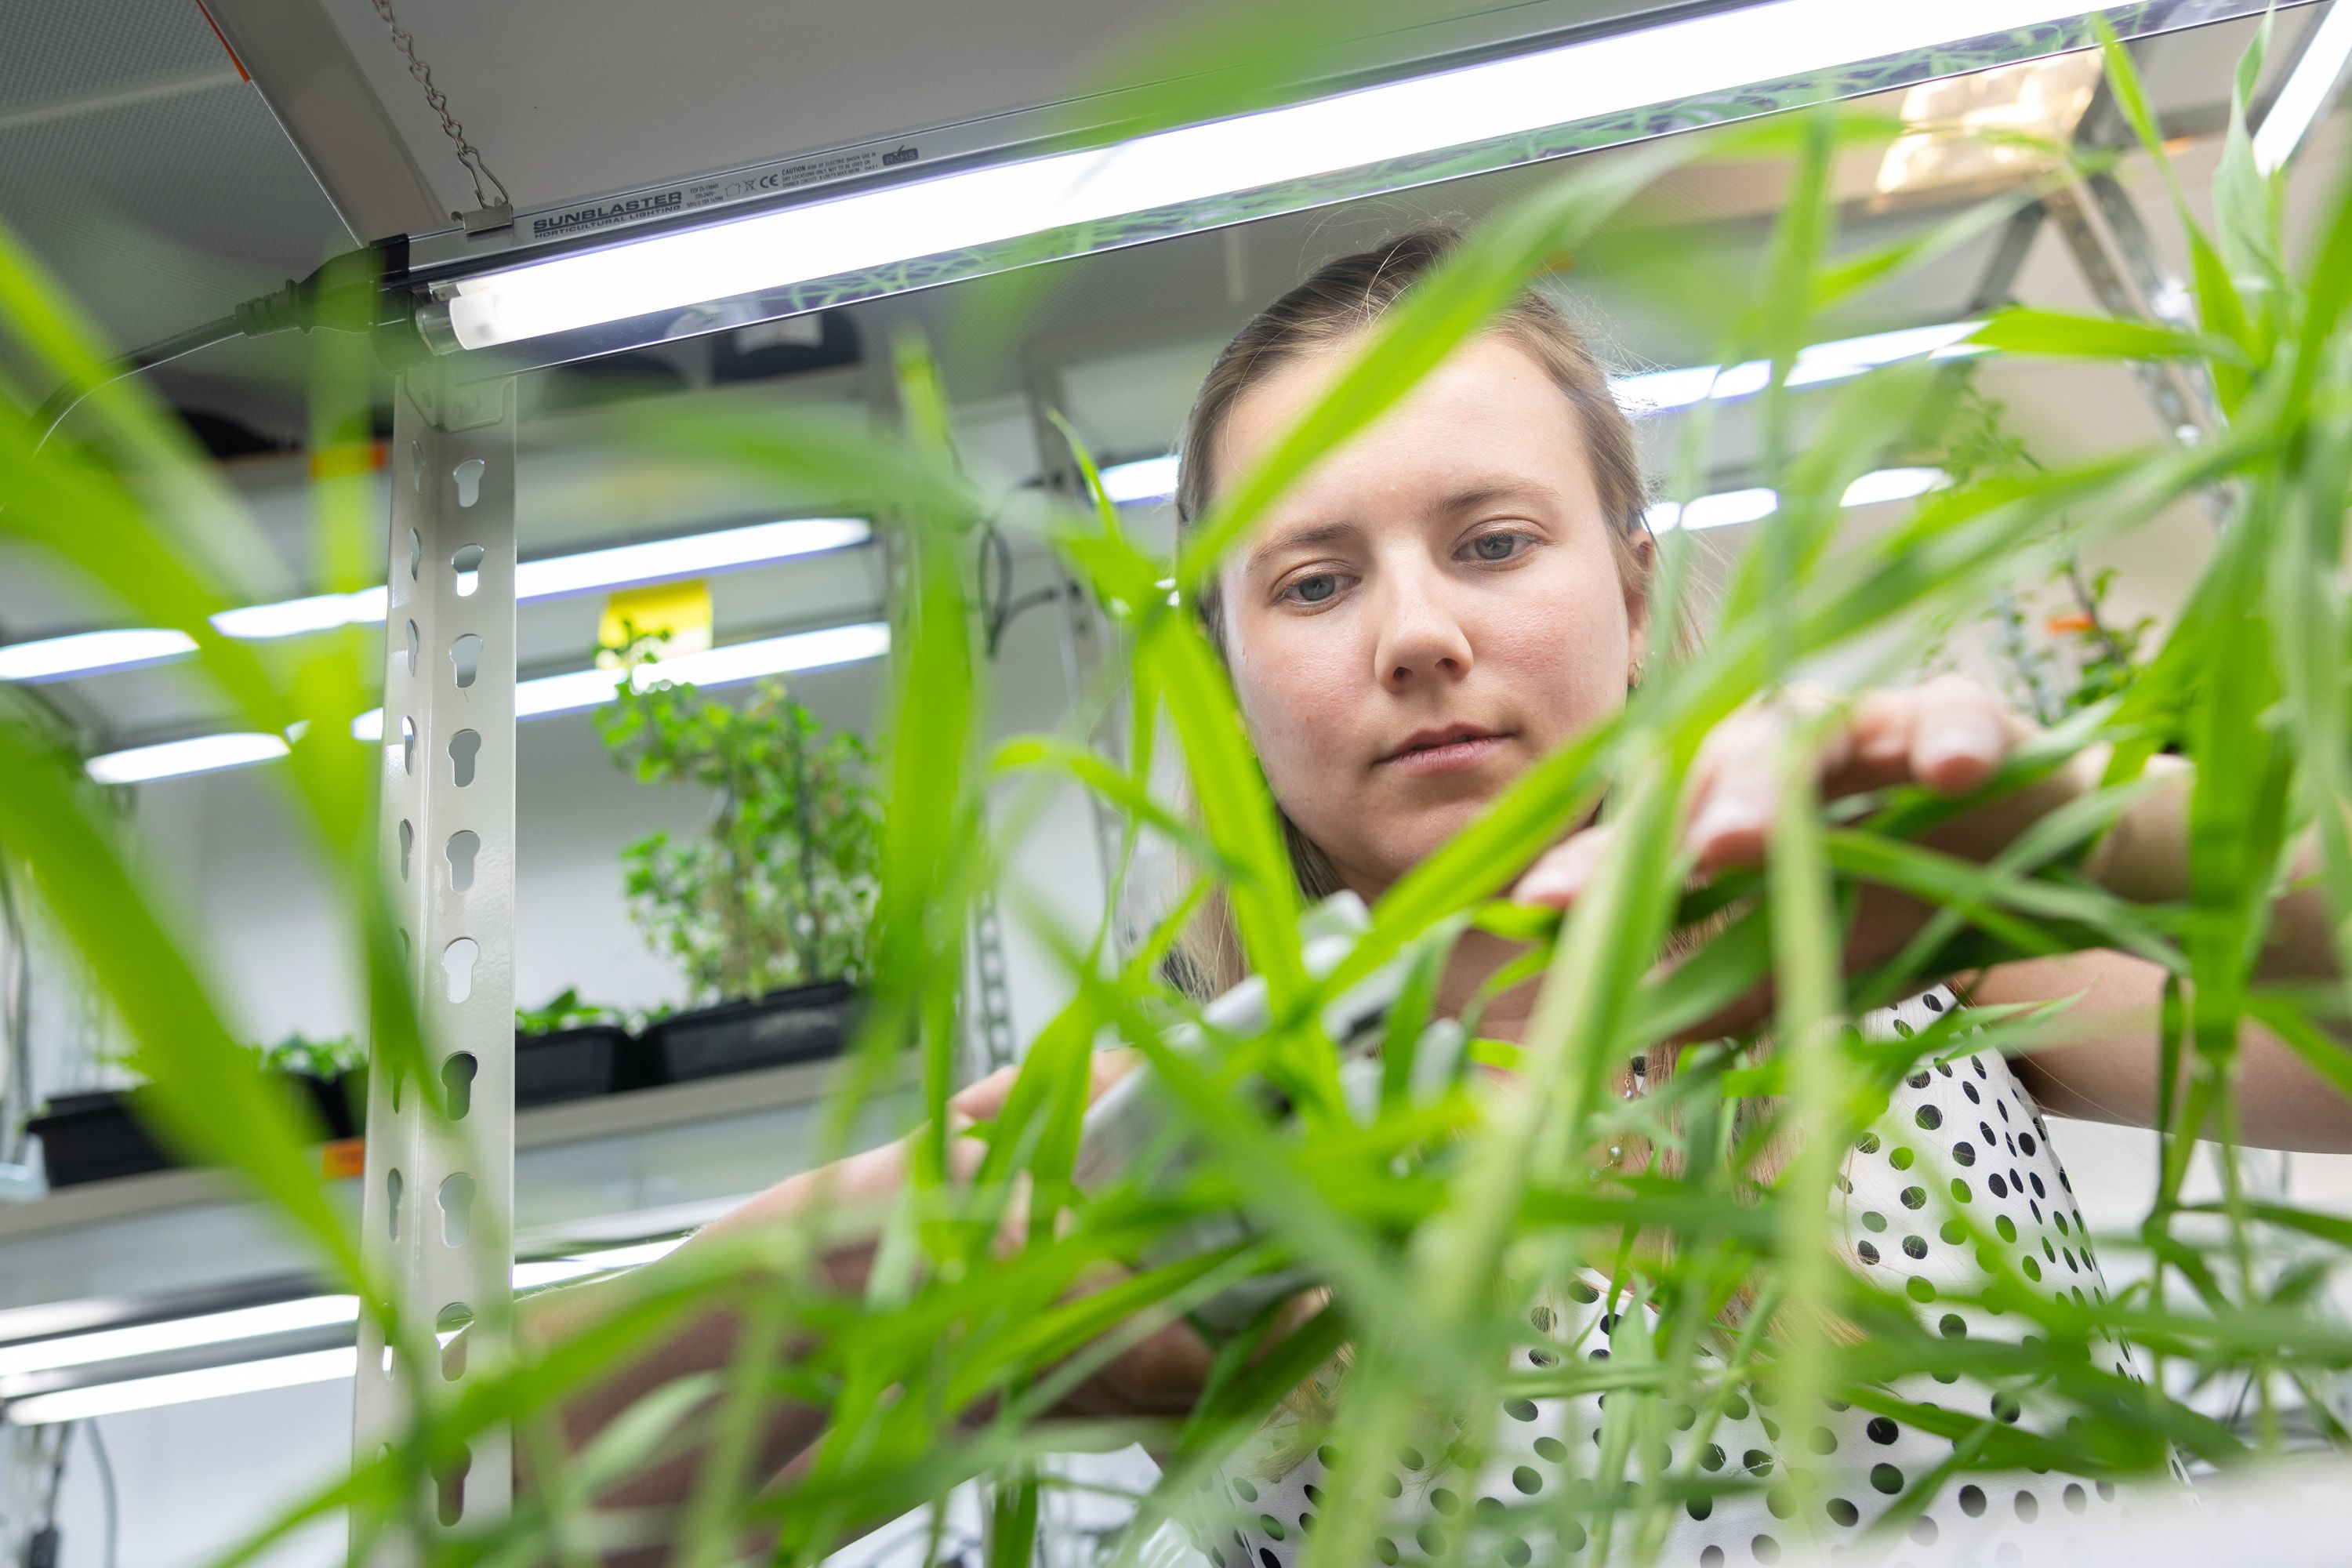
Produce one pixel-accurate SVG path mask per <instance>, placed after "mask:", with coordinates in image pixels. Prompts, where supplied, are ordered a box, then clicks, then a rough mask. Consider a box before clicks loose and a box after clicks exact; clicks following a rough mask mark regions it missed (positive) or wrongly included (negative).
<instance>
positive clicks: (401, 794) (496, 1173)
mask: <svg viewBox="0 0 2352 1568" xmlns="http://www.w3.org/2000/svg"><path fill="white" fill-rule="evenodd" d="M514 408H515V398H514V383H513V382H512V381H511V380H502V381H497V382H487V383H478V384H474V385H470V386H466V387H462V388H451V387H448V386H446V385H444V384H440V383H439V382H437V381H436V379H435V372H434V369H433V367H429V366H428V367H425V368H423V369H420V370H419V371H416V372H413V373H411V374H409V375H406V376H404V377H402V378H401V380H400V383H399V386H398V390H397V392H396V393H395V395H394V417H393V440H392V450H391V452H390V454H389V458H388V462H387V471H388V474H389V477H390V480H391V489H392V526H391V536H390V539H391V551H390V563H391V576H390V579H389V581H390V584H391V592H390V596H389V608H388V612H387V615H386V618H385V621H384V674H383V748H382V756H381V761H380V763H379V767H380V771H381V776H382V780H383V790H382V795H381V804H380V805H379V811H380V813H381V817H382V820H381V822H380V824H379V836H380V837H379V841H380V843H381V846H382V850H383V863H384V876H385V879H386V882H387V884H388V885H389V887H390V888H391V889H392V893H393V907H394V912H395V918H396V920H397V921H398V923H399V927H400V932H401V940H402V942H403V944H404V949H405V953H406V960H407V976H408V984H409V986H410V994H411V995H412V996H413V997H414V998H415V1004H416V1011H417V1016H418V1017H419V1018H420V1019H421V1020H422V1021H423V1025H424V1036H425V1052H426V1060H427V1062H428V1064H429V1065H430V1067H431V1068H432V1070H433V1072H434V1073H435V1075H436V1079H437V1081H436V1083H435V1084H434V1085H432V1086H431V1088H432V1089H433V1091H434V1094H435V1096H436V1097H437V1098H440V1099H441V1100H444V1102H445V1103H446V1106H447V1108H448V1111H449V1120H448V1121H446V1123H445V1122H443V1121H440V1120H439V1119H437V1118H436V1117H435V1116H433V1115H432V1114H431V1113H430V1111H429V1110H428V1102H427V1097H426V1095H425V1094H424V1093H420V1092H419V1088H420V1086H418V1085H416V1084H414V1083H405V1084H404V1083H403V1082H401V1081H400V1080H399V1078H398V1077H397V1076H396V1075H395V1074H394V1073H393V1072H391V1071H389V1070H386V1069H385V1068H383V1066H382V1064H381V1063H379V1064H378V1066H377V1069H376V1070H374V1071H373V1072H371V1073H370V1074H369V1088H368V1119H367V1127H368V1138H367V1176H366V1183H367V1185H366V1196H365V1200H364V1202H363V1204H362V1224H363V1225H364V1226H365V1233H364V1235H365V1245H366V1247H367V1249H368V1253H369V1255H370V1257H371V1258H373V1260H374V1261H375V1262H376V1263H377V1264H378V1265H380V1266H381V1268H382V1270H383V1276H382V1277H383V1278H384V1279H388V1280H389V1281H391V1286H392V1289H393V1291H394V1296H395V1300H394V1305H395V1306H396V1307H397V1308H398V1310H399V1313H400V1318H401V1321H403V1322H404V1323H407V1324H412V1325H415V1326H416V1327H417V1328H418V1329H421V1330H431V1331H436V1333H437V1334H438V1335H439V1336H441V1339H442V1343H441V1344H440V1345H438V1346H437V1347H436V1352H435V1354H434V1357H433V1359H434V1362H435V1363H436V1364H435V1365H434V1366H432V1367H431V1368H430V1369H428V1371H429V1374H430V1376H431V1377H433V1378H434V1379H436V1380H437V1381H440V1382H444V1383H446V1384H451V1385H452V1386H451V1387H450V1388H449V1390H448V1392H450V1393H452V1394H455V1393H457V1392H459V1391H460V1387H459V1386H458V1385H462V1384H464V1383H465V1382H466V1380H467V1378H469V1377H479V1376H481V1375H482V1374H483V1373H484V1372H485V1371H486V1370H488V1369H491V1368H494V1367H496V1366H497V1365H498V1364H499V1363H501V1362H502V1361H503V1360H504V1359H505V1355H504V1352H505V1349H506V1346H505V1345H504V1344H503V1343H500V1342H499V1326H500V1325H502V1324H504V1323H505V1322H506V1321H507V1317H508V1312H507V1308H508V1307H509V1304H510V1302H511V1297H512V1275H511V1271H510V1260H511V1259H512V1258H513V1256H514V1247H513V1236H514V929H515V919H514V910H515V785H514V778H515V772H514V759H515V592H514V568H515V419H514ZM459 1329H463V1330H464V1333H463V1334H462V1336H459V1337H456V1338H452V1337H450V1336H451V1334H452V1332H453V1331H456V1330H459ZM425 1343H427V1344H430V1343H431V1342H429V1341H428V1342H425ZM357 1379H358V1381H357V1385H356V1388H355V1390H354V1397H353V1401H352V1454H353V1457H354V1458H355V1460H362V1461H363V1460H366V1459H370V1458H373V1457H374V1456H375V1455H376V1454H377V1453H378V1452H379V1451H380V1449H381V1447H382V1445H383V1443H384V1442H385V1441H386V1440H387V1439H388V1438H389V1437H390V1436H391V1435H392V1434H394V1433H396V1432H398V1431H399V1430H400V1429H401V1427H402V1426H403V1425H404V1419H405V1415H406V1406H407V1400H408V1398H409V1394H408V1390H407V1387H406V1386H405V1384H404V1374H403V1373H402V1371H401V1369H400V1368H398V1367H397V1366H396V1365H395V1364H394V1355H393V1354H391V1353H389V1352H387V1349H386V1346H385V1343H384V1338H383V1333H382V1331H381V1330H380V1329H379V1328H378V1327H376V1326H375V1325H374V1324H373V1322H363V1323H362V1330H361V1333H360V1347H359V1367H358V1373H357ZM427 1490H428V1492H429V1493H430V1496H429V1497H427V1498H426V1499H425V1500H424V1503H425V1517H426V1518H427V1519H429V1520H437V1521H439V1524H440V1525H441V1526H442V1527H443V1528H449V1527H455V1526H457V1525H459V1524H461V1523H465V1522H469V1521H470V1522H478V1521H481V1520H483V1519H485V1518H495V1517H498V1516H499V1515H500V1514H502V1513H503V1512H504V1511H505V1510H507V1509H508V1508H509V1505H510V1503H511V1501H512V1496H513V1463H512V1447H511V1443H510V1440H509V1436H508V1434H506V1433H505V1432H504V1431H493V1432H486V1433H484V1434H483V1435H482V1436H478V1437H477V1438H476V1439H475V1440H474V1442H473V1444H472V1446H471V1448H470V1450H469V1451H468V1452H467V1454H466V1455H465V1456H464V1457H463V1458H461V1459H460V1460H459V1461H458V1462H457V1463H456V1464H454V1465H452V1466H449V1467H447V1468H446V1469H444V1470H442V1471H441V1472H439V1473H436V1475H435V1476H433V1477H432V1478H431V1479H430V1480H429V1481H428V1483H427ZM355 1555H356V1554H355ZM408 1557H409V1553H408V1552H405V1551H404V1550H402V1549H398V1548H394V1549H379V1550H378V1551H376V1552H374V1553H373V1554H372V1556H371V1558H370V1561H371V1562H373V1563H383V1562H402V1561H405V1560H407V1559H408Z"/></svg>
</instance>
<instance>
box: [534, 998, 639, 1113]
mask: <svg viewBox="0 0 2352 1568" xmlns="http://www.w3.org/2000/svg"><path fill="white" fill-rule="evenodd" d="M628 1056H629V1029H628V1020H627V1018H626V1017H625V1016H624V1015H623V1014H622V1012H621V1011H620V1009H619V1008H617V1007H606V1006H602V1005H596V1004H593V1003H588V1002H583V1001H582V1000H580V993H579V992H578V990H576V989H573V988H569V987H567V988H566V989H565V990H564V991H563V992H562V994H559V995H557V996H555V997H553V998H552V999H551V1000H550V1001H549V1002H548V1003H547V1004H546V1005H544V1006H540V1007H519V1008H517V1009H516V1010H515V1061H514V1079H515V1107H516V1109H517V1110H520V1109H521V1108H523V1107H524V1106H530V1105H554V1104H558V1103H560V1102H562V1101H563V1100H591V1099H593V1098H595V1097H596V1096H597V1095H600V1094H611V1093H613V1092H614V1091H615V1090H617V1089H625V1088H628V1087H629V1085H628V1083H627V1082H626V1081H625V1079H624V1073H625V1069H626V1064H627V1060H628Z"/></svg>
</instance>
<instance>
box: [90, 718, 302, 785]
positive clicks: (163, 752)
mask: <svg viewBox="0 0 2352 1568" xmlns="http://www.w3.org/2000/svg"><path fill="white" fill-rule="evenodd" d="M286 751H287V746H286V742H284V741H282V740H280V739H279V738H278V736H276V735H266V734H263V733H261V732H259V731H229V732H228V733H226V734H220V735H191V736H189V737H188V738H187V739H186V740H184V741H165V742H163V743H162V744H160V745H154V746H133V747H131V749H130V750H128V751H123V752H106V753H105V754H104V755H102V756H96V757H92V758H90V760H89V762H88V763H86V764H84V766H85V768H86V769H87V771H88V772H89V776H90V777H91V778H93V779H96V780H97V781H98V782H99V783H100V784H145V783H146V782H147V781H148V780H150V779H169V778H184V777H186V776H188V775H190V774H193V773H218V772H220V771H221V770H222V769H223V768H242V767H246V766H248V765H250V764H251V763H267V762H274V761H275V760H277V759H278V758H279V757H282V756H284V755H285V754H286Z"/></svg>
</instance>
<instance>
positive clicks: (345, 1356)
mask: <svg viewBox="0 0 2352 1568" xmlns="http://www.w3.org/2000/svg"><path fill="white" fill-rule="evenodd" d="M359 1359H360V1352H359V1350H358V1347H356V1346H352V1345H345V1346H342V1347H341V1348H339V1349H335V1350H323V1351H304V1352H301V1353H300V1354H299V1355H281V1356H270V1357H268V1359H266V1360H262V1361H240V1362H231V1363H229V1364H227V1365H226V1366H205V1367H198V1368H196V1369H195V1370H194V1371H193V1372H167V1373H162V1374H160V1375H158V1376H155V1377H126V1378H123V1379H121V1381H119V1382H115V1383H93V1384H87V1385H86V1386H84V1387H81V1388H60V1389H58V1390H57V1391H56V1392H55V1393H52V1394H26V1396H25V1397H24V1398H22V1399H12V1400H10V1401H9V1402H8V1403H7V1405H5V1406H0V1415H5V1416H6V1417H7V1420H8V1423H9V1425H11V1426H48V1425H52V1424H54V1423H56V1422H59V1421H86V1420H88V1419H89V1418H90V1417H92V1416H95V1415H121V1414H122V1412H124V1411H126V1410H152V1409H154V1408H156V1407H157V1406H159V1405H185V1404H188V1403H189V1402H191V1401H193V1400H198V1399H219V1398H222V1397H224V1396H225V1395H227V1394H255V1393H258V1392H260V1391H261V1390H263V1389H266V1388H295V1387H299V1386H300V1385H301V1384H306V1383H333V1382H335V1381H337V1380H338V1379H348V1378H350V1377H351V1376H352V1374H353V1373H356V1372H357V1371H358V1370H359Z"/></svg>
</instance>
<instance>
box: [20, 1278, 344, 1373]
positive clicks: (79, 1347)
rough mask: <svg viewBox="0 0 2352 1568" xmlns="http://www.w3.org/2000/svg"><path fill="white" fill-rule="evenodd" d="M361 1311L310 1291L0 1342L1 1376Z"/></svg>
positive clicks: (123, 1357)
mask: <svg viewBox="0 0 2352 1568" xmlns="http://www.w3.org/2000/svg"><path fill="white" fill-rule="evenodd" d="M359 1315H360V1300H359V1298H358V1297H356V1296H304V1297H301V1298H299V1299H298V1300H291V1301H271V1302H269V1303H268V1304H267V1305H264V1306H259V1307H238V1308H236V1309H234V1310H230V1311H226V1312H202V1313H199V1314H197V1315H196V1316H194V1317H192V1318H174V1319H172V1320H170V1321H165V1322H160V1323H135V1324H133V1325H131V1327H129V1328H123V1329H98V1330H95V1331H91V1332H89V1333H80V1334H59V1335H57V1336H55V1337H54V1338H50V1339H43V1340H26V1341H23V1342H19V1343H16V1344H0V1378H9V1377H21V1376H23V1375H24V1374H25V1373H31V1372H54V1371H56V1370H58V1369H59V1368H61V1367H69V1366H89V1365H91V1364H92V1363H98V1362H108V1361H127V1360H129V1359H130V1358H131V1357H132V1356H143V1355H157V1354H160V1353H162V1352H165V1351H184V1350H191V1349H194V1348H196V1347H199V1346H203V1345H214V1344H222V1343H225V1342H229V1341H233V1340H243V1339H258V1338H261V1337H262V1336H264V1335H268V1334H284V1333H292V1332H295V1331H298V1330H301V1329H316V1328H323V1327H326V1326H328V1325H331V1324H334V1323H352V1322H357V1321H359Z"/></svg>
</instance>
